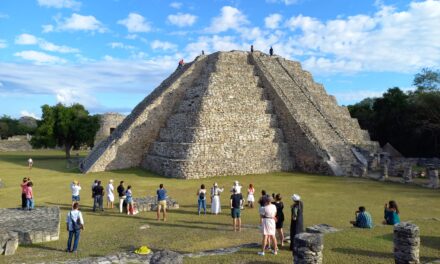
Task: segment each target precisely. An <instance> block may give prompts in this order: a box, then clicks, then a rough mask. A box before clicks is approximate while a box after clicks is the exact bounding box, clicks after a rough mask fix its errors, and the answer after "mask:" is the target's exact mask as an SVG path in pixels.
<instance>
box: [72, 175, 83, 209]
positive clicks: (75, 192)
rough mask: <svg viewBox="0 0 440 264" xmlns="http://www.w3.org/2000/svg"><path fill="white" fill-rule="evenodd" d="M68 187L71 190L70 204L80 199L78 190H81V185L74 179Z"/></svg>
mask: <svg viewBox="0 0 440 264" xmlns="http://www.w3.org/2000/svg"><path fill="white" fill-rule="evenodd" d="M70 189H71V190H72V206H73V204H74V203H75V202H78V203H79V201H80V197H79V191H81V186H80V185H79V181H77V180H74V181H73V182H72V184H71V185H70Z"/></svg>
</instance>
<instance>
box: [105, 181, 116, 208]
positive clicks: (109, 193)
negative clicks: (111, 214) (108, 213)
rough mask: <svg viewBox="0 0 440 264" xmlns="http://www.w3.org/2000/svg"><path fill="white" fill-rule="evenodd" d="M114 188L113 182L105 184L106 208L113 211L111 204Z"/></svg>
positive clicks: (113, 198) (113, 197)
mask: <svg viewBox="0 0 440 264" xmlns="http://www.w3.org/2000/svg"><path fill="white" fill-rule="evenodd" d="M114 190H115V187H113V180H110V181H109V182H108V184H107V208H112V209H113V203H114V201H115V195H114V194H113V192H114Z"/></svg>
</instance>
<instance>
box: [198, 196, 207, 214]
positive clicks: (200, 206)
mask: <svg viewBox="0 0 440 264" xmlns="http://www.w3.org/2000/svg"><path fill="white" fill-rule="evenodd" d="M198 203H199V214H200V211H201V210H202V208H203V211H204V212H205V214H206V200H205V199H203V200H202V199H199V200H198Z"/></svg>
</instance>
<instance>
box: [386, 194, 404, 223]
mask: <svg viewBox="0 0 440 264" xmlns="http://www.w3.org/2000/svg"><path fill="white" fill-rule="evenodd" d="M399 213H400V212H399V207H398V206H397V203H396V201H393V200H391V201H389V202H388V206H387V204H385V212H384V218H385V220H384V221H383V224H384V225H395V224H398V223H400V217H399Z"/></svg>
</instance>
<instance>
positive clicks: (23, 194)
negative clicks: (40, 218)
mask: <svg viewBox="0 0 440 264" xmlns="http://www.w3.org/2000/svg"><path fill="white" fill-rule="evenodd" d="M21 208H22V209H24V208H26V194H25V193H22V194H21Z"/></svg>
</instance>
